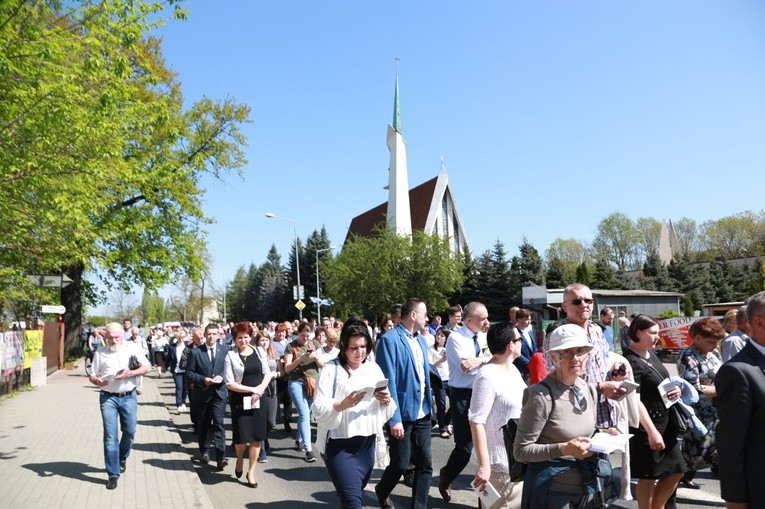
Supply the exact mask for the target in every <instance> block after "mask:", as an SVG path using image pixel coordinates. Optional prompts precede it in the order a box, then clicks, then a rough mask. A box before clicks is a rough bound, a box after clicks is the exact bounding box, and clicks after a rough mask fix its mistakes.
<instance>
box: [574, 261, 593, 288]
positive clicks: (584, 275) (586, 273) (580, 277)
mask: <svg viewBox="0 0 765 509" xmlns="http://www.w3.org/2000/svg"><path fill="white" fill-rule="evenodd" d="M576 282H577V283H582V284H583V285H587V286H590V285H591V284H592V281H591V277H590V267H589V266H588V265H587V260H584V261H583V262H582V263H580V264H579V265H578V266H577V267H576Z"/></svg>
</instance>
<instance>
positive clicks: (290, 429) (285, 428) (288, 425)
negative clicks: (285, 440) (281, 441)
mask: <svg viewBox="0 0 765 509" xmlns="http://www.w3.org/2000/svg"><path fill="white" fill-rule="evenodd" d="M284 431H292V426H290V423H288V422H285V423H284Z"/></svg>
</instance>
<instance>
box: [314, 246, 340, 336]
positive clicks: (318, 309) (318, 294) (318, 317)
mask: <svg viewBox="0 0 765 509" xmlns="http://www.w3.org/2000/svg"><path fill="white" fill-rule="evenodd" d="M333 249H335V246H329V247H325V248H324V249H317V250H316V324H317V325H318V326H321V292H320V291H319V288H320V287H319V253H323V252H324V251H331V250H333Z"/></svg>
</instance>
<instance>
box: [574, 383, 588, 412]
mask: <svg viewBox="0 0 765 509" xmlns="http://www.w3.org/2000/svg"><path fill="white" fill-rule="evenodd" d="M571 392H573V393H574V401H575V402H576V404H577V406H578V407H579V411H580V412H585V411H586V410H587V400H586V399H585V398H584V394H582V390H581V389H580V388H579V387H578V386H576V385H572V386H571Z"/></svg>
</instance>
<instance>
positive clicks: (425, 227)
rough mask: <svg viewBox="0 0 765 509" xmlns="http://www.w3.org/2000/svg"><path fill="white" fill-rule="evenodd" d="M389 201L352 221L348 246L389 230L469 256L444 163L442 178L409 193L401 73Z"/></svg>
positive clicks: (391, 139)
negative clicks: (445, 242)
mask: <svg viewBox="0 0 765 509" xmlns="http://www.w3.org/2000/svg"><path fill="white" fill-rule="evenodd" d="M387 143H388V150H389V151H390V166H389V168H388V172H389V175H388V186H387V189H388V201H387V202H385V203H381V204H380V205H378V206H376V207H374V208H372V209H370V210H367V211H366V212H364V213H362V214H359V215H358V216H356V217H354V218H353V220H351V225H350V227H349V228H348V235H347V236H346V238H345V241H346V242H347V241H348V240H349V239H350V238H351V237H352V236H353V235H360V236H363V237H369V236H371V235H372V234H373V231H374V230H375V228H379V227H382V226H387V227H388V228H390V229H392V230H395V231H396V232H398V233H399V235H411V234H412V231H414V230H420V231H424V232H425V233H427V234H429V235H432V234H434V233H435V234H438V236H439V237H441V238H448V239H449V245H450V247H451V249H452V251H453V252H455V253H466V252H467V251H468V248H469V246H468V241H467V236H466V235H465V230H464V228H463V226H462V221H461V220H460V216H459V213H458V211H457V204H456V202H455V200H454V194H453V192H452V188H451V186H450V185H449V176H448V175H447V173H446V168H445V167H444V163H443V160H442V161H441V167H440V169H439V171H438V175H436V176H435V177H433V178H432V179H430V180H428V181H427V182H423V183H422V184H420V185H418V186H416V187H413V188H412V189H409V175H408V169H407V163H406V141H405V140H404V137H403V135H402V134H401V117H400V112H399V95H398V73H396V89H395V93H394V99H393V125H389V126H388V138H387Z"/></svg>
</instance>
